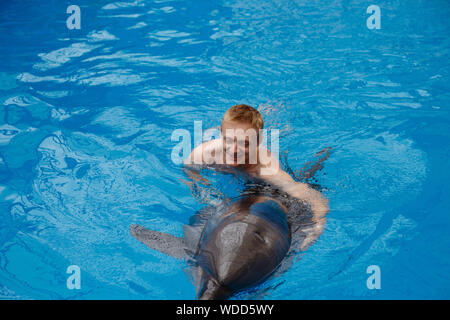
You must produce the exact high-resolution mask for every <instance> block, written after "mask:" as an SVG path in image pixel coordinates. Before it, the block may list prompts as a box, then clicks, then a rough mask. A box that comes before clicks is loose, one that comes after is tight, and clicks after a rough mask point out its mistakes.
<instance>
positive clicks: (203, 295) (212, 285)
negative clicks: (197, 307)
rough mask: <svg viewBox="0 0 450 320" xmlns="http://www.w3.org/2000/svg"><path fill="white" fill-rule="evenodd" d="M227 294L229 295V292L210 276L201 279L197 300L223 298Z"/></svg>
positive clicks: (226, 296)
mask: <svg viewBox="0 0 450 320" xmlns="http://www.w3.org/2000/svg"><path fill="white" fill-rule="evenodd" d="M229 296H231V292H230V291H228V290H227V289H226V288H224V287H223V286H221V285H220V284H219V283H218V282H217V281H216V280H213V279H212V278H211V277H208V278H206V279H205V278H204V279H203V281H202V285H201V286H200V290H199V292H198V299H199V300H225V299H227V298H228V297H229Z"/></svg>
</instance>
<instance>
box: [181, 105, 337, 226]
mask: <svg viewBox="0 0 450 320" xmlns="http://www.w3.org/2000/svg"><path fill="white" fill-rule="evenodd" d="M263 127H264V121H263V118H262V116H261V114H260V113H259V111H258V110H256V109H255V108H253V107H250V106H248V105H245V104H238V105H235V106H233V107H231V108H230V109H228V110H227V111H226V112H225V115H224V117H223V119H222V123H221V126H220V133H221V137H220V138H218V139H214V140H211V141H207V142H205V143H203V144H202V145H200V146H198V147H196V148H195V149H194V150H193V151H192V152H191V154H190V155H189V157H188V158H187V159H186V160H185V161H184V164H185V165H186V166H189V165H201V164H213V165H224V166H230V167H235V168H237V169H241V170H243V171H244V172H246V173H248V174H250V175H251V176H254V177H256V178H260V179H263V180H265V181H266V182H268V183H270V184H272V185H274V186H277V187H279V188H280V189H281V190H283V191H285V192H286V193H288V194H289V195H291V196H292V197H295V198H298V199H300V200H303V201H305V202H307V203H308V204H309V205H310V207H311V211H312V213H313V215H314V220H315V221H319V220H320V219H321V218H322V217H324V216H325V214H326V213H327V212H328V211H329V208H328V200H327V199H326V198H325V197H324V196H323V195H322V194H321V193H320V192H319V191H316V190H314V189H312V188H310V187H309V186H308V185H307V184H305V183H301V182H296V181H295V180H294V179H293V178H292V177H291V176H290V175H289V174H287V173H286V172H284V171H283V170H282V169H281V167H280V164H279V161H278V159H276V158H275V157H274V156H273V155H272V154H271V153H270V151H269V150H267V149H266V148H264V147H263V146H260V143H261V130H262V129H263ZM191 177H192V176H191ZM197 177H198V176H197Z"/></svg>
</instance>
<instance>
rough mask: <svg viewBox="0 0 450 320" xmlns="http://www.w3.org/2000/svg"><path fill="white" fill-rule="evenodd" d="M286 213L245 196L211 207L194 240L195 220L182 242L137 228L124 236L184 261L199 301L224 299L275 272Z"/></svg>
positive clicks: (285, 247)
mask: <svg viewBox="0 0 450 320" xmlns="http://www.w3.org/2000/svg"><path fill="white" fill-rule="evenodd" d="M287 213H288V210H287V208H286V207H285V206H284V205H283V204H282V203H281V202H280V201H278V200H277V199H275V198H273V197H269V196H264V195H249V196H243V197H239V198H237V199H235V200H233V201H232V202H231V203H229V204H226V205H225V204H222V205H221V206H219V207H217V208H216V210H215V212H212V213H210V214H209V218H208V221H207V222H206V224H205V225H204V227H203V230H202V231H201V233H200V235H198V234H197V233H196V225H199V223H198V219H202V218H201V217H199V216H197V217H195V218H194V220H193V221H191V224H190V225H185V226H184V228H183V229H184V230H183V231H184V237H183V238H179V237H174V236H172V235H169V234H165V233H161V232H157V231H152V230H148V229H146V228H144V227H142V226H139V225H132V226H131V227H130V232H131V234H132V235H133V236H134V237H135V238H136V239H138V240H139V241H141V242H143V243H144V244H146V245H147V246H148V247H150V248H152V249H155V250H158V251H160V252H163V253H165V254H168V255H170V256H172V257H175V258H179V259H180V258H181V259H186V260H188V261H190V262H191V265H192V264H193V265H194V267H195V269H196V270H195V271H194V272H195V274H194V278H195V280H194V281H195V282H196V285H197V296H198V298H199V299H202V300H203V299H226V298H228V297H230V296H231V295H233V294H234V293H236V292H239V291H241V290H244V289H247V288H249V287H252V286H254V285H256V284H258V283H261V282H262V281H264V280H265V279H267V278H268V277H269V276H270V275H272V274H273V273H274V271H275V270H276V269H277V267H279V266H280V264H281V262H282V261H283V259H284V258H285V256H286V255H287V253H288V251H289V248H290V246H291V241H292V238H291V229H290V227H289V224H288V220H287ZM202 214H205V212H201V213H200V214H199V215H200V216H201V215H202ZM200 224H201V223H200ZM192 262H193V263H192Z"/></svg>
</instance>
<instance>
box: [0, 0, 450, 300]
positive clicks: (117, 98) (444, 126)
mask: <svg viewBox="0 0 450 320" xmlns="http://www.w3.org/2000/svg"><path fill="white" fill-rule="evenodd" d="M70 4H77V5H78V6H79V7H80V9H81V29H79V30H77V29H73V30H69V29H68V28H67V26H66V19H67V18H68V17H69V14H67V13H66V9H67V7H68V6H69V5H70ZM370 4H376V5H378V6H379V7H380V9H381V29H368V28H367V26H366V20H367V18H368V17H369V16H370V14H367V13H366V9H367V7H368V6H369V5H370ZM449 17H450V4H449V2H448V1H446V0H433V1H419V0H417V1H394V0H392V1H381V0H379V1H374V2H373V3H369V2H367V1H342V0H334V1H331V0H323V1H306V0H296V1H292V0H288V1H285V0H276V1H265V0H258V1H255V0H245V1H243V0H229V1H164V0H162V1H144V0H134V1H131V0H124V2H111V0H104V1H87V0H77V1H73V3H72V2H68V1H59V0H47V1H40V2H36V1H25V0H24V1H1V2H0V155H1V157H0V298H4V299H16V298H18V299H110V298H115V299H193V298H195V289H194V287H193V286H192V284H191V283H190V282H189V280H188V278H187V277H186V275H185V273H184V271H183V270H182V268H181V267H180V263H179V261H177V260H175V259H173V258H170V257H167V256H164V255H163V254H161V253H159V252H156V251H151V250H150V249H148V248H146V247H145V246H144V245H142V244H141V243H139V242H138V241H136V240H135V239H134V238H132V237H131V236H130V234H129V232H128V227H129V225H130V224H133V223H138V224H142V225H144V226H146V227H149V228H152V229H155V230H159V231H163V232H168V233H171V234H174V235H181V234H182V225H183V224H184V223H187V222H188V220H189V217H190V216H191V215H192V214H193V213H195V211H196V210H199V209H200V208H201V207H202V206H204V204H202V203H200V202H199V201H197V200H196V199H195V198H194V197H193V196H192V195H191V192H190V190H189V188H188V187H187V186H186V185H185V184H183V183H182V182H181V180H183V179H186V177H185V175H184V173H183V172H182V170H181V168H180V166H178V165H176V164H174V163H173V162H172V161H171V157H170V155H171V151H172V149H173V147H174V146H175V144H176V142H174V141H171V139H170V137H171V134H172V132H173V131H174V130H175V129H178V128H184V129H187V130H190V131H191V132H192V130H193V126H194V124H193V122H194V120H202V121H203V127H204V128H209V127H213V126H216V125H218V124H219V120H220V119H221V117H222V115H223V113H224V112H225V110H226V109H227V108H229V107H231V106H232V105H234V104H238V103H246V104H249V105H252V106H254V107H257V108H258V109H259V110H260V111H261V113H262V114H263V116H264V119H265V121H266V127H268V128H278V129H280V149H281V151H283V152H285V151H288V161H289V164H290V166H291V167H292V168H293V169H300V168H301V167H302V165H303V164H304V163H305V162H307V161H310V160H312V159H313V157H314V154H315V153H316V152H317V151H319V150H321V149H323V148H325V147H328V146H331V147H332V148H333V153H332V154H331V156H330V158H329V159H328V160H327V161H326V163H325V167H324V169H323V170H322V171H321V172H320V173H319V174H318V175H317V179H318V182H319V183H320V184H321V185H322V186H323V187H324V188H325V191H324V193H325V195H326V196H327V197H328V198H329V201H330V213H329V215H328V222H327V225H326V228H325V231H324V232H323V234H322V235H321V237H320V238H319V239H318V240H317V242H316V243H315V244H314V245H313V246H311V247H310V248H309V249H308V250H307V251H306V252H304V253H303V254H302V256H301V259H300V260H299V261H297V262H296V263H295V264H294V265H293V266H292V267H291V268H290V269H289V270H288V271H287V272H286V273H285V274H283V275H282V276H280V277H278V278H275V279H272V280H270V283H269V284H266V285H265V286H266V287H264V288H261V290H259V291H258V290H256V291H254V292H250V293H248V294H247V295H244V296H243V297H244V298H249V299H256V298H257V299H392V298H399V299H417V298H424V299H429V298H438V299H448V298H450V275H449V271H450V268H449V267H450V255H449V248H450V233H449V230H450V200H449V191H450V188H449V186H448V182H449V181H450V173H449V152H450V148H449V141H450V117H449V102H450V84H449V80H450V78H449V76H450V67H449V61H450V39H449V35H450V22H449V21H450V20H449ZM226 179H228V180H226ZM225 180H226V181H227V182H226V183H225V182H224V181H225ZM214 181H215V182H216V183H215V188H217V189H218V190H220V191H222V193H224V194H227V193H232V192H233V190H237V189H236V188H237V187H235V186H237V185H238V184H239V182H233V181H229V177H220V176H219V177H217V178H216V179H215V180H214ZM228 182H229V183H228ZM70 265H77V266H79V267H80V269H81V289H79V290H76V289H75V290H69V289H68V288H67V287H66V280H67V277H68V276H69V275H68V274H67V273H66V269H67V267H68V266H70ZM370 265H377V266H379V267H380V271H381V289H379V290H376V289H375V290H369V289H368V288H367V285H366V281H367V278H368V277H369V276H370V274H367V272H366V269H367V267H368V266H370Z"/></svg>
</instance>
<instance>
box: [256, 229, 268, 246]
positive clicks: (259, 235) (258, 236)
mask: <svg viewBox="0 0 450 320" xmlns="http://www.w3.org/2000/svg"><path fill="white" fill-rule="evenodd" d="M253 234H254V235H255V236H256V237H257V238H258V239H259V240H261V241H262V242H264V243H265V242H266V240H265V239H264V238H263V236H262V235H261V233H259V232H258V231H253Z"/></svg>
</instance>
